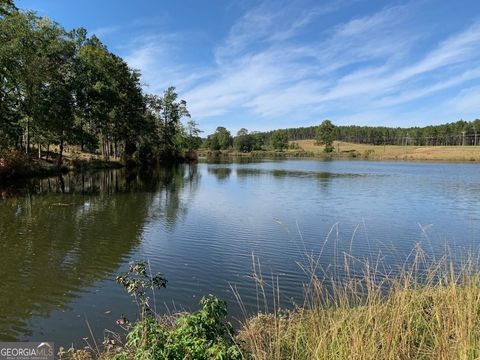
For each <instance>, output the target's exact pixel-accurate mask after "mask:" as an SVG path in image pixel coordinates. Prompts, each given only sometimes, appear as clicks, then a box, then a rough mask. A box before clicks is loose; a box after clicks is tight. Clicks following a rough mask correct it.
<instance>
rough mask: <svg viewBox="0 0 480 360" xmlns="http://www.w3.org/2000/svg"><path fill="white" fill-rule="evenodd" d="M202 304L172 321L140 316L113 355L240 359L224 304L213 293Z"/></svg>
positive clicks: (123, 356)
mask: <svg viewBox="0 0 480 360" xmlns="http://www.w3.org/2000/svg"><path fill="white" fill-rule="evenodd" d="M201 305H202V308H201V309H200V310H198V311H196V312H194V313H191V314H182V315H180V316H178V317H177V318H176V320H175V321H174V323H173V325H168V324H166V323H162V322H161V321H158V320H157V319H155V317H153V316H148V317H145V318H144V319H143V320H139V321H138V322H137V323H136V324H135V325H134V326H133V328H132V329H131V330H130V332H129V333H128V335H127V343H126V345H125V347H124V350H123V351H122V352H120V353H119V354H117V355H115V357H114V358H115V359H118V360H120V359H136V360H147V359H172V360H173V359H192V360H193V359H195V360H210V359H217V360H221V359H225V360H226V359H231V360H235V359H241V358H242V357H241V354H240V351H239V350H238V348H237V346H236V345H235V343H234V342H233V329H232V326H231V324H230V323H228V322H227V321H226V315H227V304H226V302H225V301H222V300H220V299H218V298H216V297H214V296H212V295H210V296H208V297H204V298H202V300H201Z"/></svg>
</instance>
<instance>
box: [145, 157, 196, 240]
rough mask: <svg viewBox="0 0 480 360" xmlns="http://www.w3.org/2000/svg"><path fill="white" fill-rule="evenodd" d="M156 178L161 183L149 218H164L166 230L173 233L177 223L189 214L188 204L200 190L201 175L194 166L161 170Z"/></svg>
mask: <svg viewBox="0 0 480 360" xmlns="http://www.w3.org/2000/svg"><path fill="white" fill-rule="evenodd" d="M156 178H157V179H158V180H159V183H158V185H157V186H156V188H157V191H156V193H155V198H154V199H153V201H152V204H151V207H150V211H149V217H150V218H151V219H158V218H164V219H165V226H166V228H167V229H168V230H171V231H172V230H173V229H174V227H175V224H176V221H177V220H178V219H179V218H181V217H183V216H184V215H185V214H186V212H187V209H188V204H189V203H190V201H191V200H192V198H193V195H194V194H195V192H196V190H197V188H198V185H199V181H200V174H199V173H198V172H197V166H196V165H195V164H192V165H189V166H177V167H171V168H163V169H159V170H157V174H156Z"/></svg>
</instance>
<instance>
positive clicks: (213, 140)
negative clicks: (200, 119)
mask: <svg viewBox="0 0 480 360" xmlns="http://www.w3.org/2000/svg"><path fill="white" fill-rule="evenodd" d="M232 144H233V138H232V135H231V134H230V131H228V130H227V129H226V128H224V127H223V126H219V127H217V129H216V130H215V132H214V133H213V134H212V135H209V136H208V137H207V141H206V146H207V147H208V148H209V149H210V150H226V149H228V148H230V147H231V146H232Z"/></svg>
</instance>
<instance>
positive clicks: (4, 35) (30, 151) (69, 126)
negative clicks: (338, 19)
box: [0, 0, 200, 176]
mask: <svg viewBox="0 0 480 360" xmlns="http://www.w3.org/2000/svg"><path fill="white" fill-rule="evenodd" d="M0 69H1V71H0V176H1V174H2V173H8V172H12V169H8V168H6V165H5V164H6V163H10V162H9V161H8V160H5V158H6V157H8V154H11V152H12V151H16V152H21V153H24V154H25V156H26V157H27V158H28V160H29V161H31V160H32V158H33V157H36V158H38V159H39V160H42V159H44V160H45V161H46V162H53V161H54V162H55V163H56V164H57V165H58V166H61V165H62V164H63V160H64V154H65V149H66V147H67V145H68V146H69V147H71V148H72V147H75V146H76V147H78V148H79V149H80V150H81V151H86V152H90V153H94V154H97V155H100V156H101V157H102V158H104V159H111V158H113V159H117V160H122V161H123V162H130V161H137V162H144V161H151V160H162V161H172V160H175V159H178V158H179V157H181V156H183V151H184V150H192V149H195V148H196V147H198V145H199V143H200V138H199V136H198V135H199V130H198V129H197V124H196V123H195V122H190V123H189V124H188V125H187V127H185V126H184V125H183V124H182V122H181V119H182V118H184V117H190V114H189V112H188V110H187V107H186V102H185V101H184V100H180V101H178V100H177V94H176V93H175V88H173V87H170V88H168V89H167V90H166V91H165V92H164V94H163V96H156V95H145V94H143V92H142V88H141V83H140V73H139V72H138V71H137V70H133V69H130V68H129V67H128V65H127V63H126V62H125V61H124V60H123V59H121V58H120V57H118V56H116V55H115V54H113V53H111V52H110V51H109V50H108V49H107V47H106V46H105V45H104V44H102V42H101V41H100V40H99V39H98V38H97V37H95V36H92V37H88V36H87V32H86V30H85V29H82V28H80V29H74V30H71V31H67V30H65V29H63V28H62V27H61V26H60V25H58V24H57V23H55V22H53V21H52V20H50V19H48V18H45V17H40V16H38V15H37V14H35V13H34V12H30V11H27V12H23V11H18V10H17V9H16V8H15V7H14V6H13V3H12V2H11V1H5V0H2V1H1V2H0ZM54 149H55V150H56V151H55V153H52V150H54ZM14 157H18V156H17V155H14ZM13 171H15V169H13Z"/></svg>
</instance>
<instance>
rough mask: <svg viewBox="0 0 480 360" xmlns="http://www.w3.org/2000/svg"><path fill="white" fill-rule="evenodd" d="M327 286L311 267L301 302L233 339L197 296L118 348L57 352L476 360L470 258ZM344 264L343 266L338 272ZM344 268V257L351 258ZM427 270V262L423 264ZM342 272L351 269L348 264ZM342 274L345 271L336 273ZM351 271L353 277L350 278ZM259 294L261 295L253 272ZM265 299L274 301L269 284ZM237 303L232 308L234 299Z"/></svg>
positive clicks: (479, 298) (261, 316)
mask: <svg viewBox="0 0 480 360" xmlns="http://www.w3.org/2000/svg"><path fill="white" fill-rule="evenodd" d="M425 259H426V257H425V256H424V255H423V253H422V252H421V251H418V252H417V256H416V260H415V261H413V262H412V265H409V266H407V265H404V266H403V267H402V268H401V270H400V271H398V272H394V273H389V274H386V273H382V272H380V271H379V269H380V268H382V267H379V266H378V264H377V265H376V266H375V267H371V266H370V265H369V263H368V262H365V263H363V264H362V266H361V268H362V271H363V276H347V278H346V279H345V278H343V280H336V279H335V278H334V277H333V278H332V277H329V276H328V275H327V272H324V273H323V275H322V276H321V277H317V275H316V274H317V273H319V269H320V267H319V264H316V263H315V261H312V262H311V265H312V266H311V267H310V268H306V271H307V272H309V273H311V281H310V283H308V284H306V285H305V289H306V290H305V302H304V304H303V305H302V306H297V307H295V308H294V309H293V310H284V309H281V308H274V309H272V310H271V312H270V313H258V314H257V315H254V316H246V317H245V320H244V321H243V323H242V324H241V325H240V328H239V330H238V331H236V332H233V331H232V328H231V326H230V325H229V324H228V322H227V321H226V320H225V319H226V317H225V316H226V314H227V313H226V305H225V303H224V302H222V301H220V300H218V299H216V298H214V297H211V296H210V297H207V298H204V299H203V300H202V309H201V310H199V311H197V312H194V313H191V314H187V313H181V314H176V315H170V316H168V317H165V316H158V317H154V316H153V315H152V316H144V317H143V318H142V319H141V320H139V321H138V322H137V323H136V324H134V325H132V326H130V327H128V331H129V333H128V335H127V337H126V340H125V341H122V340H121V337H117V338H116V339H115V340H112V339H108V340H106V342H105V343H104V344H106V346H105V347H103V348H102V349H99V348H98V347H92V346H91V347H90V348H89V349H85V350H80V351H75V350H73V349H72V350H70V351H64V352H63V353H62V358H72V359H95V358H98V359H199V360H201V359H262V360H263V359H265V360H267V359H268V360H270V359H278V360H280V359H305V360H307V359H476V358H479V357H480V276H479V275H478V272H477V269H478V266H477V265H474V264H477V261H466V262H465V265H464V266H463V267H461V268H459V267H455V266H453V264H452V263H451V262H449V261H448V260H447V258H443V259H442V260H440V261H435V262H431V261H427V260H425ZM349 261H350V260H348V261H347V260H346V265H348V263H349ZM352 261H353V260H352ZM427 263H429V265H427ZM350 266H351V265H350ZM346 272H347V274H348V268H346ZM357 274H358V273H357ZM253 278H254V279H257V281H258V288H259V289H260V290H259V292H260V294H259V295H260V297H263V295H265V293H264V291H265V289H267V288H268V286H267V285H266V284H265V282H264V281H263V280H262V276H258V274H256V275H255V276H254V277H253ZM270 285H272V287H271V288H273V289H274V290H273V295H274V297H279V293H278V287H277V286H276V285H275V284H274V283H273V284H270ZM237 295H238V299H239V301H240V304H241V298H240V295H239V294H237Z"/></svg>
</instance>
